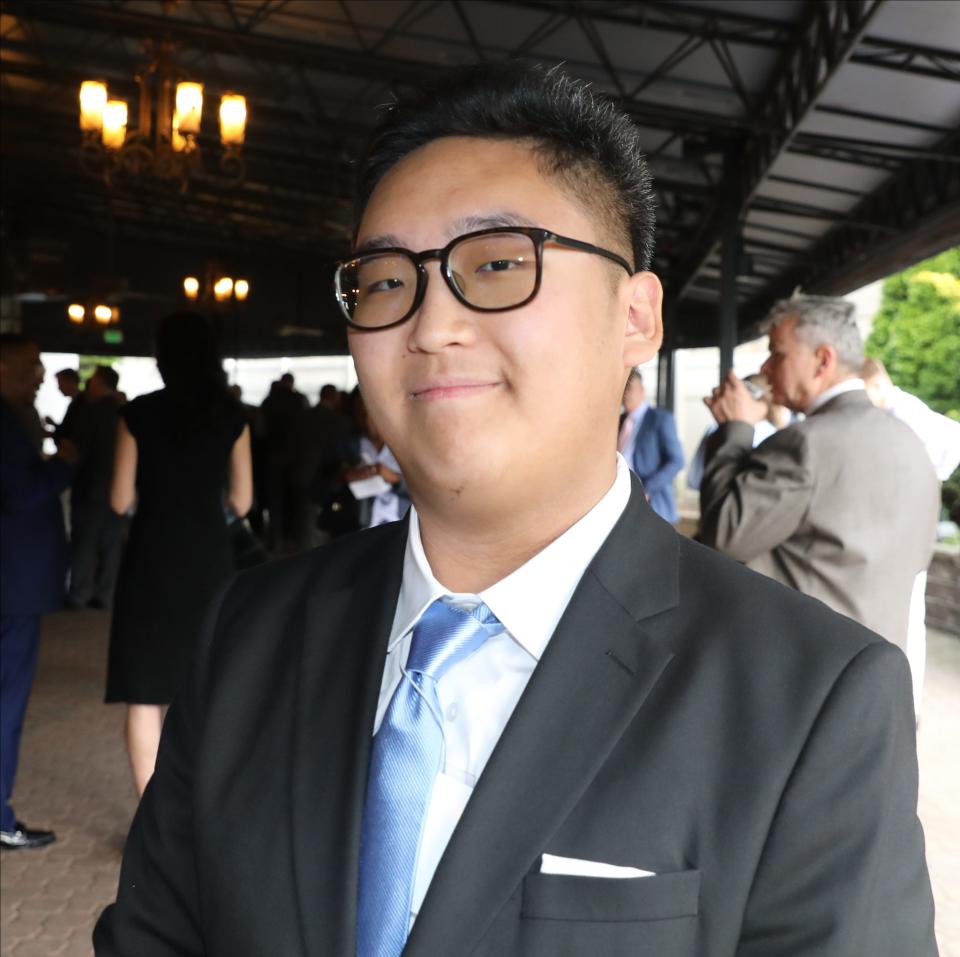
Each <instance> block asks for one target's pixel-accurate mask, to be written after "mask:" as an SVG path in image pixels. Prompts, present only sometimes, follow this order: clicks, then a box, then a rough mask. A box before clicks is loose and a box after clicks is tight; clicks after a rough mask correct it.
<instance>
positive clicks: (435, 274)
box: [408, 262, 478, 352]
mask: <svg viewBox="0 0 960 957" xmlns="http://www.w3.org/2000/svg"><path fill="white" fill-rule="evenodd" d="M425 268H426V270H427V288H426V290H425V292H424V296H423V302H421V303H420V308H419V309H418V310H417V311H416V312H415V313H414V314H413V316H412V317H411V319H410V333H409V340H408V341H409V344H410V348H411V349H413V350H414V351H417V352H436V351H438V350H440V349H443V348H445V347H447V346H450V345H467V344H469V343H471V342H472V341H473V339H474V335H475V328H474V321H475V318H476V316H477V315H478V314H477V313H475V312H474V311H473V310H471V309H470V308H468V307H467V306H465V305H464V304H463V303H462V302H460V300H459V299H457V297H456V296H455V295H454V294H453V290H452V289H450V288H449V286H448V285H447V283H446V281H445V280H444V278H443V275H442V274H441V271H440V263H439V262H430V263H427V264H426V266H425Z"/></svg>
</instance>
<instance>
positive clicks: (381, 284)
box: [367, 279, 403, 295]
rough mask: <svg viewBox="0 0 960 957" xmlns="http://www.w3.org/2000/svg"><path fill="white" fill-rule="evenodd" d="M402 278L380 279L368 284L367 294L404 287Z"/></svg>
mask: <svg viewBox="0 0 960 957" xmlns="http://www.w3.org/2000/svg"><path fill="white" fill-rule="evenodd" d="M402 288H403V280H402V279H380V280H378V281H377V282H372V283H369V284H368V285H367V294H368V295H369V294H370V293H374V292H390V291H391V290H393V289H402Z"/></svg>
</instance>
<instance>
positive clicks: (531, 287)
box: [333, 226, 633, 331]
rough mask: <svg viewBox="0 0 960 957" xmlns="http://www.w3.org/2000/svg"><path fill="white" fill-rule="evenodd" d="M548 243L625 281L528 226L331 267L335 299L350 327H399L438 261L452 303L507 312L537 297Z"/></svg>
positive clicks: (377, 252) (597, 251)
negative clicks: (429, 264) (428, 266)
mask: <svg viewBox="0 0 960 957" xmlns="http://www.w3.org/2000/svg"><path fill="white" fill-rule="evenodd" d="M545 243H555V244H556V245H558V246H566V247H568V248H569V249H577V250H580V251H581V252H585V253H593V254H594V255H597V256H603V257H604V258H605V259H609V260H610V261H611V262H615V263H616V264H617V265H618V266H622V267H623V268H624V269H626V271H627V272H628V273H630V274H631V275H632V273H633V269H631V267H630V264H629V263H628V262H627V261H626V260H625V259H624V258H622V257H621V256H618V255H617V254H616V253H613V252H610V250H609V249H601V248H600V247H599V246H594V245H593V244H591V243H585V242H581V241H580V240H579V239H570V238H569V237H568V236H558V235H557V234H556V233H552V232H550V230H548V229H537V228H535V227H530V226H495V227H493V228H491V229H479V230H477V231H476V232H471V233H465V234H464V235H463V236H458V237H457V238H456V239H453V240H451V241H450V242H449V243H447V245H446V246H444V247H443V249H425V250H423V252H419V253H416V252H413V251H412V250H410V249H403V248H402V247H400V246H388V247H385V248H382V249H371V250H368V251H366V252H364V253H361V254H360V255H358V256H356V257H354V258H352V259H346V260H344V261H343V262H340V263H338V264H337V271H336V274H335V275H334V280H333V285H334V294H335V295H336V297H337V302H338V303H339V304H340V309H341V311H342V312H343V314H344V316H345V317H346V320H347V322H348V323H349V325H350V326H351V327H352V328H354V329H359V330H363V331H372V330H376V329H389V328H391V327H392V326H398V325H400V323H401V322H406V321H407V320H408V319H409V318H410V317H411V316H412V315H413V314H414V313H415V312H416V311H417V310H418V309H419V308H420V305H421V303H422V302H423V297H424V295H426V291H427V270H426V269H425V268H424V264H425V263H427V262H429V261H430V260H433V259H439V260H440V275H441V276H443V279H444V282H446V284H447V286H449V288H450V291H451V292H452V293H453V294H454V296H456V298H457V300H458V301H459V302H462V303H463V305H465V306H468V307H469V308H470V309H475V310H476V311H477V312H506V311H507V310H508V309H518V308H519V307H520V306H525V305H526V304H527V303H528V302H531V301H532V300H533V298H534V297H535V296H536V295H537V293H538V292H539V291H540V280H541V278H542V275H543V247H544V244H545Z"/></svg>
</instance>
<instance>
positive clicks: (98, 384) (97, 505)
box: [67, 365, 123, 609]
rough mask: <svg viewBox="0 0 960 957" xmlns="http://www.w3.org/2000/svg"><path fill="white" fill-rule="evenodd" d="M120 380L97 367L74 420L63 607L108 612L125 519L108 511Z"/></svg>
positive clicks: (113, 374) (113, 373) (114, 583)
mask: <svg viewBox="0 0 960 957" xmlns="http://www.w3.org/2000/svg"><path fill="white" fill-rule="evenodd" d="M119 379H120V377H119V376H118V375H117V372H116V370H115V369H111V368H110V366H105V365H98V366H97V367H96V369H95V370H94V372H93V375H91V376H90V378H89V379H88V380H87V385H86V389H85V391H84V395H85V397H86V398H85V400H84V403H83V405H82V407H81V408H80V411H79V413H78V414H77V416H76V417H75V419H74V425H73V437H74V441H75V442H76V445H77V451H78V454H79V460H78V462H77V470H76V473H75V474H74V477H73V483H72V484H71V486H70V589H69V591H68V593H67V607H68V608H73V609H80V608H86V607H87V606H88V605H90V606H92V607H94V608H109V607H110V605H111V604H112V601H113V590H114V586H115V585H116V580H117V568H118V566H119V564H120V549H121V533H122V530H123V526H122V522H123V519H122V518H121V517H120V516H118V515H117V513H116V512H114V511H113V509H112V508H111V507H110V483H111V480H112V477H113V456H114V448H115V446H116V439H117V421H118V415H119V407H120V400H119V398H118V396H117V384H118V383H119Z"/></svg>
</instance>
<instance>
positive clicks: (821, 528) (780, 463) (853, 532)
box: [700, 390, 940, 648]
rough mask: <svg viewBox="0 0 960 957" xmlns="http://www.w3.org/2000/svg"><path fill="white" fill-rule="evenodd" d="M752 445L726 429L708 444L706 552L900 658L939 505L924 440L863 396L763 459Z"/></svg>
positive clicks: (740, 432)
mask: <svg viewBox="0 0 960 957" xmlns="http://www.w3.org/2000/svg"><path fill="white" fill-rule="evenodd" d="M752 436H753V429H752V427H751V426H750V425H748V424H747V423H744V422H728V423H726V424H725V425H722V426H721V427H720V428H719V429H718V430H717V432H716V433H715V434H714V435H713V436H711V438H710V440H709V442H708V445H707V451H706V466H705V468H704V477H703V484H702V485H701V488H700V506H701V514H702V518H701V537H702V539H703V541H704V542H705V543H706V544H708V545H712V546H713V547H715V548H717V549H719V550H720V551H722V552H725V553H726V554H728V555H731V556H732V557H734V558H736V559H738V560H739V561H741V562H744V563H746V564H747V565H748V566H749V567H750V568H753V569H755V570H756V571H759V572H763V573H764V574H766V575H769V576H770V577H771V578H775V579H776V580H777V581H780V582H783V583H784V584H786V585H790V586H791V587H793V588H796V589H797V590H798V591H802V592H804V593H805V594H807V595H812V596H813V597H814V598H819V599H820V600H821V601H823V602H825V603H826V604H827V605H829V606H830V607H831V608H833V609H835V610H836V611H839V612H841V613H842V614H844V615H848V616H849V617H851V618H853V619H855V620H856V621H859V622H861V623H862V624H864V625H866V626H867V627H868V628H870V629H872V630H873V631H876V632H877V633H879V634H881V635H883V636H884V637H885V638H887V639H888V640H890V641H892V642H894V643H895V644H897V645H899V646H900V647H901V648H904V647H905V646H906V635H907V612H908V608H909V604H910V591H911V588H912V586H913V580H914V578H915V577H916V575H917V574H918V573H919V572H921V571H922V570H923V569H925V568H926V567H927V565H928V564H929V562H930V557H931V554H932V551H933V545H934V542H935V536H936V522H937V517H938V509H939V500H940V496H939V483H938V482H937V477H936V475H935V474H934V471H933V468H932V467H931V465H930V458H929V456H928V455H927V453H926V451H925V450H924V447H923V445H922V443H921V442H920V440H919V439H918V438H917V436H916V435H915V434H914V433H913V432H912V431H911V430H910V428H908V427H907V426H905V425H904V424H903V423H902V422H899V421H897V420H896V419H894V418H893V417H892V416H890V415H887V414H886V413H885V412H883V411H882V410H880V409H876V408H874V407H873V405H871V403H870V400H869V399H868V398H867V395H866V393H865V392H864V391H862V390H858V391H853V392H846V393H842V394H841V395H838V396H836V397H835V398H833V399H831V400H830V401H829V402H827V403H826V404H825V405H824V406H822V407H821V408H819V409H817V410H816V412H814V413H813V414H812V415H810V416H808V417H807V418H806V419H805V420H804V421H803V422H799V423H797V424H795V425H791V426H790V427H789V428H786V429H783V430H781V431H780V432H777V433H775V434H774V435H772V436H770V438H769V439H767V440H766V441H765V442H763V443H762V444H761V445H759V446H757V448H756V449H751V447H750V446H751V439H752Z"/></svg>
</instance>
